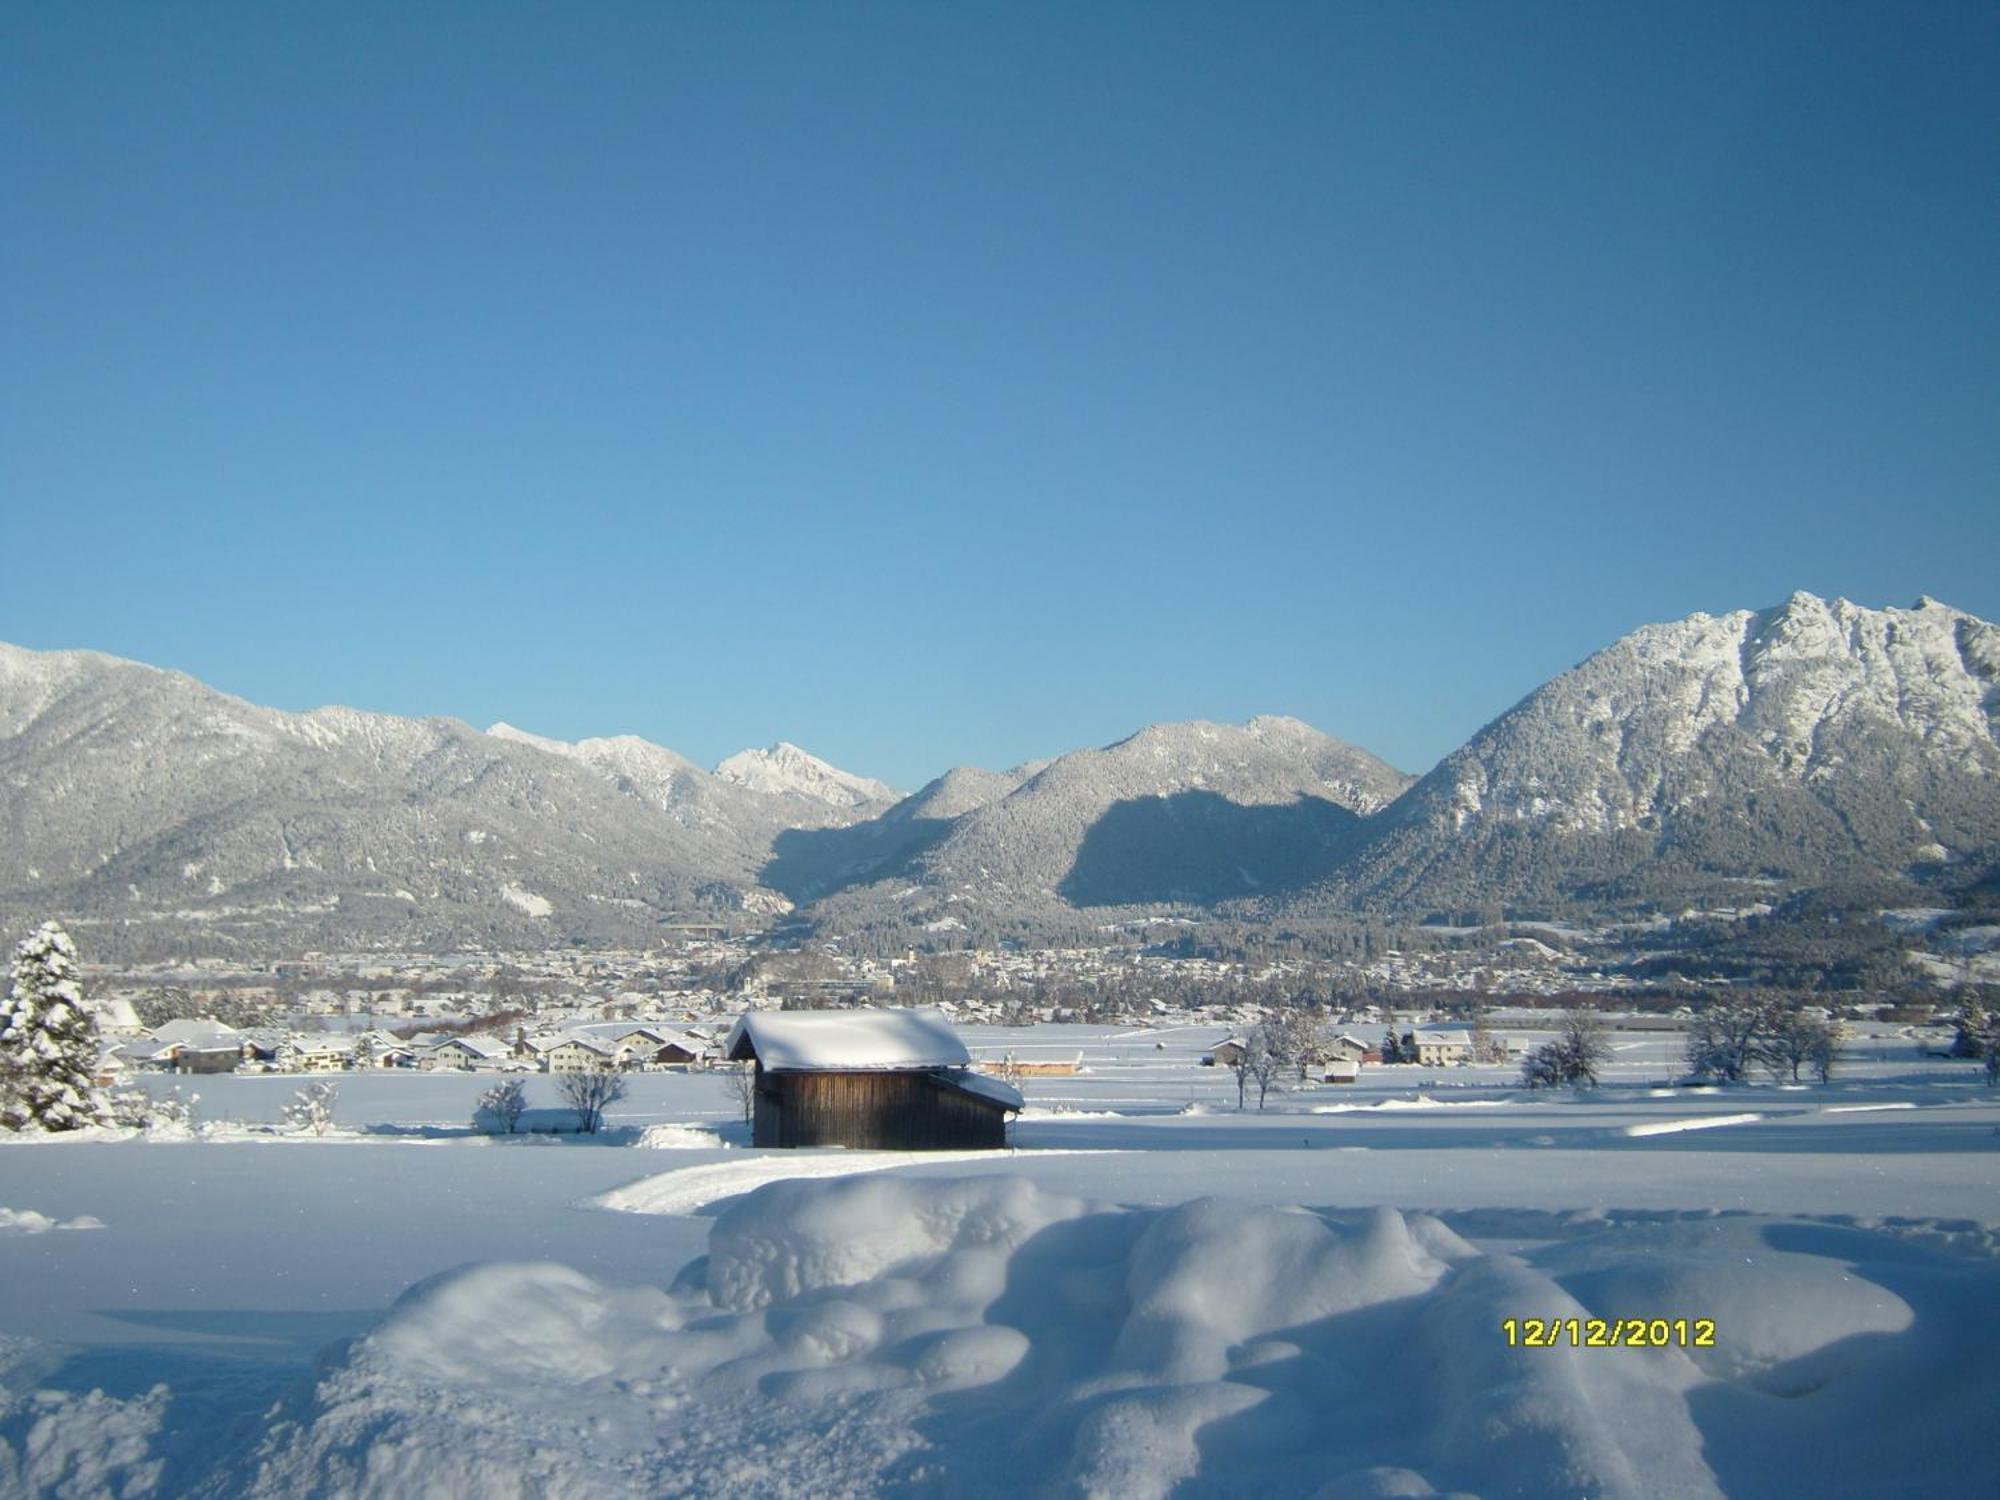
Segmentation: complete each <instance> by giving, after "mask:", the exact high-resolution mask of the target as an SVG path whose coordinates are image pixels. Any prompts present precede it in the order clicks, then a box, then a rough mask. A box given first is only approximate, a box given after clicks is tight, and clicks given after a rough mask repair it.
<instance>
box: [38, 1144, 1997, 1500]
mask: <svg viewBox="0 0 2000 1500" xmlns="http://www.w3.org/2000/svg"><path fill="white" fill-rule="evenodd" d="M1996 1292H2000V1265H1997V1264H1996V1263H1995V1262H1994V1261H1992V1260H1991V1259H1988V1258H1981V1257H1976V1256H1962V1255H1955V1254H1952V1253H1948V1252H1946V1251H1943V1250H1940V1249H1937V1248H1934V1247H1931V1246H1927V1245H1925V1244H1923V1243H1922V1242H1921V1241H1919V1240H1916V1239H1913V1238H1908V1237H1902V1236H1898V1235H1896V1234H1894V1233H1891V1232H1888V1231H1881V1230H1877V1231H1870V1230H1863V1229H1859V1228H1853V1227H1841V1226H1830V1225H1827V1224H1824V1223H1818V1222H1808V1221H1787V1220H1777V1219H1766V1218H1761V1217H1753V1216H1747V1215H1745V1216H1726V1217H1707V1216H1703V1217H1690V1218H1672V1217H1666V1216H1655V1217H1653V1218H1650V1219H1646V1220H1641V1221H1636V1222H1624V1221H1619V1220H1616V1219H1596V1220H1591V1221H1584V1222H1578V1223H1575V1224H1573V1225H1570V1226H1569V1227H1568V1229H1567V1237H1565V1238H1558V1239H1555V1240H1553V1241H1551V1242H1549V1243H1546V1244H1544V1245H1542V1246H1540V1247H1539V1248H1536V1249H1533V1250H1531V1251H1526V1252H1523V1253H1518V1254H1505V1253H1497V1252H1486V1251H1482V1250H1481V1249H1479V1248H1477V1247H1476V1246H1475V1245H1473V1244H1472V1243H1469V1242H1468V1241H1467V1240H1466V1239H1464V1238H1461V1237H1460V1235H1459V1234H1457V1233H1455V1232H1454V1231H1453V1230H1452V1229H1451V1228H1450V1227H1448V1226H1447V1225H1446V1224H1445V1223H1444V1222H1442V1221H1441V1220H1440V1219H1437V1218H1433V1217H1428V1216H1425V1215H1421V1214H1403V1213H1398V1212H1396V1211H1394V1210H1390V1209H1378V1210H1373V1211H1370V1212H1366V1213H1359V1214H1352V1215H1349V1214H1340V1213H1333V1212H1325V1213H1321V1212H1308V1211H1306V1210H1303V1209H1285V1208H1263V1207H1249V1208H1246V1207H1242V1206H1237V1205H1229V1204H1224V1203H1221V1202H1217V1201H1214V1200H1206V1199H1204V1200H1198V1201H1195V1202H1191V1203H1185V1204H1181V1205H1179V1206H1177V1207H1172V1208H1165V1209H1125V1208H1117V1207H1113V1206H1109V1205H1105V1204H1098V1203H1091V1202H1087V1201H1084V1200H1082V1199H1078V1198H1073V1197H1068V1196H1064V1195H1061V1194H1058V1193H1054V1192H1050V1191H1047V1190H1044V1189H1041V1188H1038V1187H1036V1186H1035V1185H1033V1184H1032V1183H1030V1182H1028V1181H1027V1180H1025V1179H1021V1178H1015V1177H978V1178H968V1179H959V1180H952V1179H938V1178H921V1179H919V1178H894V1177H886V1176H866V1177H856V1178H848V1179H843V1180H836V1181H810V1180H799V1181H784V1182H777V1183H773V1184H770V1185H768V1186H765V1187H762V1188H759V1189H758V1190H756V1191H755V1192H753V1193H751V1194H749V1195H748V1196H746V1197H743V1198H741V1199H738V1200H737V1201H735V1202H734V1203H733V1204H731V1205H730V1206H728V1207H727V1208H725V1209H724V1210H723V1211H722V1213H721V1214H720V1216H719V1217H718V1218H717V1219H716V1222H715V1224H714V1227H713V1229H712V1231H711V1235H710V1239H709V1252H708V1254H707V1256H706V1257H704V1258H703V1259H701V1260H698V1261H696V1262H694V1263H693V1264H692V1265H690V1266H689V1267H687V1268H686V1269H685V1270H684V1271H683V1272H682V1273H681V1274H680V1276H679V1278H678V1279H677V1280H676V1281H675V1282H674V1283H673V1285H672V1287H671V1288H670V1289H667V1290H661V1289H658V1288H650V1287H648V1288H629V1287H627V1288H620V1287H611V1286H605V1285H601V1284H599V1283H597V1282H595V1281H593V1280H591V1279H590V1278H588V1277H586V1276H584V1275H582V1274H580V1273H579V1272H577V1271H574V1270H571V1269H569V1268H566V1267H563V1266H558V1265H549V1264H527V1265H522V1264H505V1265H483V1266H475V1267H472V1268H469V1269H465V1270H461V1271H457V1272H453V1273H450V1274H447V1275H445V1276H441V1277H438V1278H435V1279H433V1280H432V1281H429V1282H426V1283H424V1284H422V1285H420V1286H417V1287H415V1288H413V1289H412V1290H411V1291H410V1292H409V1293H407V1294H406V1295H405V1296H404V1298H403V1299H402V1300H401V1301H400V1302H399V1304H398V1305H397V1306H396V1307H395V1309H393V1311H392V1312H391V1314H390V1315H389V1316H388V1318H387V1319H386V1320H385V1321H384V1322H383V1323H382V1324H381V1325H379V1326H378V1327H377V1328H376V1329H375V1330H374V1331H373V1332H372V1333H370V1334H369V1335H367V1336H366V1337H365V1338H362V1339H360V1340H359V1341H357V1342H356V1343H354V1344H353V1345H352V1346H350V1347H347V1348H345V1349H344V1350H342V1351H340V1352H338V1353H337V1355H335V1356H334V1357H331V1358H330V1359H329V1360H328V1361H327V1362H326V1363H325V1365H324V1366H323V1368H322V1371H321V1374H320V1375H319V1377H318V1379H317V1381H316V1383H315V1384H314V1385H313V1387H312V1388H311V1390H310V1391H309V1392H304V1393H302V1394H301V1395H300V1397H299V1398H298V1400H297V1401H296V1402H295V1403H294V1405H293V1407H292V1408H291V1409H289V1410H288V1411H286V1412H284V1413H282V1414H281V1415H280V1416H279V1417H278V1418H277V1419H275V1421H274V1425H273V1426H272V1427H271V1428H270V1429H269V1430H268V1432H267V1433H266V1435H265V1436H264V1439H263V1441H262V1442H261V1444H259V1445H258V1446H257V1447H256V1448H255V1449H254V1450H253V1451H250V1452H248V1453H247V1454H245V1455H244V1456H243V1457H241V1458H240V1459H238V1460H235V1461H234V1463H235V1467H234V1468H232V1469H231V1470H229V1471H228V1472H226V1473H224V1474H222V1475H219V1476H217V1483H218V1485H219V1492H221V1493H231V1494H234V1493H244V1494H250V1495H257V1496H266V1497H273V1500H275V1497H296V1496H308V1495H310V1496H343V1497H383V1500H387V1497H392V1496H394V1497H400V1496H406V1495H410V1494H417V1493H431V1494H479V1495H506V1496H516V1495H519V1496H531V1495H532V1496H542V1495H549V1496H553V1495H561V1496H563V1497H566V1500H593V1497H611V1496H631V1495H723V1494H735V1493H755V1494H760V1495H815V1496H818V1495H829V1494H883V1493H898V1494H913V1495H914V1494H935V1495H954V1496H957V1495H970V1496H981V1495H990V1496H1000V1495H1021V1494H1046V1495H1075V1496H1106V1497H1113V1496H1115V1497H1120V1500H1128V1497H1144V1496H1164V1495H1167V1494H1170V1493H1171V1494H1175V1495H1183V1496H1184V1495H1216V1496H1233V1495H1242V1496H1250V1495H1268V1494H1290V1495H1313V1496H1318V1497H1321V1500H1357V1497H1384V1496H1426V1495H1438V1494H1443V1493H1469V1494H1476V1495H1481V1496H1486V1497H1503V1496H1520V1497H1530V1496H1532V1497H1537V1500H1553V1497H1560V1496H1586V1495H1588V1496H1601V1497H1612V1500H1616V1497H1634V1500H1637V1497H1670V1500H1671V1497H1686V1500H1694V1497H1717V1496H1725V1495H1726V1496H1732V1497H1737V1500H1743V1497H1766V1496H1769V1497H1776V1496H1780V1495H1791V1494H1800V1493H1812V1494H1816V1495H1822V1496H1857V1497H1858V1496H1862V1495H1868V1496H1881V1495H1894V1494H1909V1495H1914V1494H1919V1493H1921V1494H1925V1495H1951V1494H1971V1493H1982V1492H1984V1489H1983V1486H1984V1483H1985V1482H1986V1481H1987V1480H1990V1477H1991V1475H1992V1473H1993V1472H1994V1467H1995V1463H1996V1460H2000V1438H1996V1436H1995V1434H1994V1431H1993V1427H1992V1423H1991V1422H1990V1412H1991V1410H1992V1406H1993V1403H1994V1402H1995V1400H1996V1399H2000V1355H1997V1354H1996V1349H2000V1340H1996V1339H1995V1337H1994V1335H1995V1332H1996V1322H2000V1296H1996ZM1590 1316H1603V1317H1611V1316H1635V1317H1647V1318H1677V1317H1685V1318H1697V1317H1698V1318H1712V1319H1714V1320H1715V1321H1716V1323H1717V1325H1718V1329H1719V1338H1718V1344H1717V1347H1716V1348H1714V1349H1706V1350H1685V1351H1684V1350H1679V1349H1658V1350H1632V1349H1619V1350H1604V1349H1579V1348H1566V1347H1558V1348H1550V1349H1526V1348H1519V1347H1512V1346H1510V1344H1509V1343H1508V1341H1507V1340H1506V1339H1505V1338H1504V1337H1503V1334H1502V1329H1503V1320H1505V1319H1508V1318H1529V1317H1533V1318H1568V1317H1579V1318H1581V1317H1590ZM148 1399H149V1400H154V1399H157V1398H148ZM131 1427H132V1424H131V1422H130V1421H128V1422H127V1423H126V1425H125V1428H124V1429H123V1431H124V1432H125V1433H126V1434H127V1435H128V1438H129V1432H130V1430H131ZM72 1441H78V1439H76V1438H75V1436H74V1434H72ZM125 1472H128V1473H132V1472H137V1471H136V1470H133V1469H127V1470H126V1471H125ZM150 1492H151V1491H149V1490H145V1489H136V1490H133V1491H132V1493H135V1494H138V1493H150Z"/></svg>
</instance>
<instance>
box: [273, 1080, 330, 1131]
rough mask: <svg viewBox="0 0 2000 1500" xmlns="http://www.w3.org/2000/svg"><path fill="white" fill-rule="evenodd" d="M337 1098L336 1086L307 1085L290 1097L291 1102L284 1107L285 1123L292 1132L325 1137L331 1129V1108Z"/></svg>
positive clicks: (323, 1084) (324, 1084)
mask: <svg viewBox="0 0 2000 1500" xmlns="http://www.w3.org/2000/svg"><path fill="white" fill-rule="evenodd" d="M339 1097H340V1087H339V1085H337V1084H332V1083H309V1084H307V1085H306V1086H305V1087H304V1088H302V1089H300V1090H299V1091H298V1092H297V1093H296V1094H294V1095H292V1102H291V1103H290V1104H287V1105H286V1106H285V1115H284V1119H285V1123H286V1124H287V1125H289V1126H291V1128H292V1129H294V1130H309V1131H311V1132H312V1133H313V1134H314V1135H325V1134H326V1133H327V1132H328V1131H329V1130H331V1129H333V1106H334V1102H335V1101H336V1100H337V1099H339Z"/></svg>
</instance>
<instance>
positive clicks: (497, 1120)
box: [472, 1078, 528, 1135]
mask: <svg viewBox="0 0 2000 1500" xmlns="http://www.w3.org/2000/svg"><path fill="white" fill-rule="evenodd" d="M527 1109H528V1090H527V1086H526V1085H525V1084H523V1083H522V1082H521V1080H520V1079H518V1078H509V1079H508V1080H507V1081H506V1082H505V1083H496V1084H494V1085H493V1087H492V1088H490V1089H488V1090H487V1091H486V1092H485V1093H483V1094H481V1095H480V1096H479V1105H478V1107H477V1108H476V1109H474V1110H473V1112H472V1128H473V1129H475V1130H484V1131H486V1132H487V1133H488V1134H489V1135H512V1134H513V1133H514V1132H515V1131H517V1130H519V1129H520V1128H521V1116H522V1115H524V1114H525V1113H527Z"/></svg>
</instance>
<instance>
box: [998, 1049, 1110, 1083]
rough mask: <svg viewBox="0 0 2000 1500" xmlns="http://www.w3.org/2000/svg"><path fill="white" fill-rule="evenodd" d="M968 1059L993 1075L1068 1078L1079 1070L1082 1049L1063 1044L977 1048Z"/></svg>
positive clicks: (1081, 1065) (1000, 1076) (1081, 1069)
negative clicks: (1054, 1045) (1053, 1045)
mask: <svg viewBox="0 0 2000 1500" xmlns="http://www.w3.org/2000/svg"><path fill="white" fill-rule="evenodd" d="M972 1060H973V1066H975V1067H977V1068H978V1069H979V1071H980V1072H982V1073H991V1074H992V1075H993V1076H994V1077H996V1078H1069V1077H1073V1076H1074V1075H1076V1074H1078V1073H1081V1072H1082V1071H1083V1053H1082V1051H1081V1050H1079V1049H1075V1048H1067V1047H1065V1048H1056V1047H981V1048H978V1049H977V1050H975V1051H974V1052H973V1054H972Z"/></svg>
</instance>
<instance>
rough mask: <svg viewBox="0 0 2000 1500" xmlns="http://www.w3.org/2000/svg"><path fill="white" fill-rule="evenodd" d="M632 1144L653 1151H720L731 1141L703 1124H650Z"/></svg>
mask: <svg viewBox="0 0 2000 1500" xmlns="http://www.w3.org/2000/svg"><path fill="white" fill-rule="evenodd" d="M632 1144H633V1145H635V1146H642V1147H645V1148H647V1149H649V1150H653V1151H719V1150H723V1149H725V1148H727V1147H728V1145H729V1142H728V1141H725V1140H724V1139H723V1138H722V1133H721V1132H720V1131H718V1130H713V1129H710V1128H708V1127H706V1126H702V1125H648V1126H647V1127H646V1128H645V1129H644V1130H642V1131H640V1132H639V1139H638V1140H636V1141H634V1142H633V1143H632Z"/></svg>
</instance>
